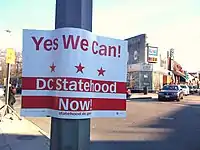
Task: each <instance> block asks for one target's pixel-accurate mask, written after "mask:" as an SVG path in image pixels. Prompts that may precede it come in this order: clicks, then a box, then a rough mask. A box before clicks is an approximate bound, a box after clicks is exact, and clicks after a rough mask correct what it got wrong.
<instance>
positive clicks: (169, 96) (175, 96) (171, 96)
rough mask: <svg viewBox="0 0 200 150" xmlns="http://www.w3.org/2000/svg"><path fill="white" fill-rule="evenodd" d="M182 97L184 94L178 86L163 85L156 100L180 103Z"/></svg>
mask: <svg viewBox="0 0 200 150" xmlns="http://www.w3.org/2000/svg"><path fill="white" fill-rule="evenodd" d="M183 97H184V92H183V90H182V88H181V87H180V85H165V86H164V87H163V88H162V89H161V90H160V91H159V93H158V100H159V101H162V100H176V101H180V100H181V99H183Z"/></svg>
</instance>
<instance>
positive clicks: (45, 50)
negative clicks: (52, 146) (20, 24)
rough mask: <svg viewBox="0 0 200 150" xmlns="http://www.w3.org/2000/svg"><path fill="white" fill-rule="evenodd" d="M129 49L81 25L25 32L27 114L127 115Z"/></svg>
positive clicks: (24, 102)
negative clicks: (80, 26)
mask: <svg viewBox="0 0 200 150" xmlns="http://www.w3.org/2000/svg"><path fill="white" fill-rule="evenodd" d="M127 47H128V43H127V41H124V40H116V39H111V38H106V37H101V36H96V35H94V34H92V33H91V32H89V31H86V30H82V29H77V28H62V29H56V30H52V31H44V30H24V31H23V72H22V80H23V82H22V108H21V115H22V116H27V117H45V116H50V117H55V118H64V119H65V118H66V119H84V118H92V117H125V116H126V94H125V93H126V77H127V76H126V73H127V67H126V66H127V59H128V50H127Z"/></svg>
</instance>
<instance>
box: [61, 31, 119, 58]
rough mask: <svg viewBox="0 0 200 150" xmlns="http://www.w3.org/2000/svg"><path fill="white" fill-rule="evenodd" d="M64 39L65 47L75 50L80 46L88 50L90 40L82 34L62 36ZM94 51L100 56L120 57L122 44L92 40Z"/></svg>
mask: <svg viewBox="0 0 200 150" xmlns="http://www.w3.org/2000/svg"><path fill="white" fill-rule="evenodd" d="M62 39H63V47H64V49H69V48H70V47H71V48H72V49H73V50H76V49H78V46H80V48H81V50H83V51H88V48H89V42H88V40H87V39H84V38H81V37H80V36H73V35H69V36H68V37H66V36H65V35H63V36H62ZM91 47H92V53H93V54H95V55H100V56H111V57H120V52H121V46H120V45H118V46H116V45H104V44H99V43H98V42H97V41H93V42H92V45H91Z"/></svg>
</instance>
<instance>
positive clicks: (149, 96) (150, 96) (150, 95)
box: [130, 93, 158, 99]
mask: <svg viewBox="0 0 200 150" xmlns="http://www.w3.org/2000/svg"><path fill="white" fill-rule="evenodd" d="M156 98H158V94H156V93H148V94H147V95H144V94H143V93H134V94H132V95H131V97H130V99H156Z"/></svg>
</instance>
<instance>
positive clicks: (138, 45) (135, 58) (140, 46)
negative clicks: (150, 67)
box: [126, 34, 146, 64]
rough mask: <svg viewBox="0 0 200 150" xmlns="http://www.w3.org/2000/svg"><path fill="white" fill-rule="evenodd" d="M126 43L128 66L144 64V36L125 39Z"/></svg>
mask: <svg viewBox="0 0 200 150" xmlns="http://www.w3.org/2000/svg"><path fill="white" fill-rule="evenodd" d="M126 40H127V41H128V53H129V56H128V64H137V63H144V62H145V47H146V34H141V35H137V36H134V37H131V38H128V39H126Z"/></svg>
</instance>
